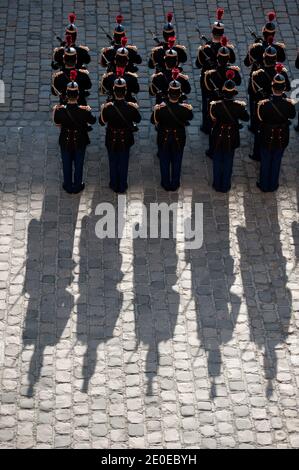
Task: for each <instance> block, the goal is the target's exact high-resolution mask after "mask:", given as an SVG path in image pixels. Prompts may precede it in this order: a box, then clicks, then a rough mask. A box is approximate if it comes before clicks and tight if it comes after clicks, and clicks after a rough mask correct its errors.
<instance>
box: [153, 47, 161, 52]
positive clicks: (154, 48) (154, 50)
mask: <svg viewBox="0 0 299 470" xmlns="http://www.w3.org/2000/svg"><path fill="white" fill-rule="evenodd" d="M162 48H163V46H155V47H153V48H152V52H156V51H158V50H159V49H162Z"/></svg>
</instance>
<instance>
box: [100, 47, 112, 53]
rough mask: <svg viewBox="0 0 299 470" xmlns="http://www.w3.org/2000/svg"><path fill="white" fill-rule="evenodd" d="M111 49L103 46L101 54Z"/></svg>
mask: <svg viewBox="0 0 299 470" xmlns="http://www.w3.org/2000/svg"><path fill="white" fill-rule="evenodd" d="M109 49H111V47H103V48H102V49H101V54H103V53H105V52H107V51H109Z"/></svg>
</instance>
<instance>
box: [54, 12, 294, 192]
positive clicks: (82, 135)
mask: <svg viewBox="0 0 299 470" xmlns="http://www.w3.org/2000/svg"><path fill="white" fill-rule="evenodd" d="M223 16H224V10H223V9H222V8H218V9H217V11H216V21H215V22H214V23H213V25H212V34H211V38H209V39H208V38H206V37H205V36H203V35H201V33H200V31H199V33H200V37H201V40H202V42H203V44H201V45H200V46H199V48H198V53H197V59H196V66H197V67H198V68H199V69H200V70H201V74H200V86H201V91H202V125H201V130H202V131H203V132H205V133H207V134H208V135H209V144H210V145H209V149H208V151H207V152H206V153H207V155H208V156H209V157H210V158H212V159H213V187H214V189H215V190H216V191H221V192H227V191H229V190H230V187H231V177H232V170H233V160H234V153H235V150H236V148H238V147H239V145H240V129H241V128H242V124H241V123H240V121H248V120H249V114H248V112H247V109H246V103H245V102H243V101H238V100H236V99H235V97H236V94H237V86H239V85H240V84H241V75H240V69H239V67H237V66H236V65H234V63H235V60H236V56H235V52H234V46H233V45H232V44H231V43H230V42H229V41H228V39H227V37H226V36H225V35H224V24H223ZM275 19H276V14H275V13H274V12H269V13H268V15H267V22H266V24H265V25H264V27H263V30H262V36H261V37H258V36H257V35H256V34H255V33H254V32H253V31H251V33H252V35H253V36H254V38H255V41H254V43H253V44H251V45H250V46H249V48H248V53H247V56H246V58H245V60H244V64H245V65H246V66H247V67H249V68H250V77H249V86H248V93H249V105H250V119H251V124H250V129H251V130H252V131H253V132H254V148H253V154H252V155H250V157H251V158H252V159H254V160H257V161H260V162H261V165H260V178H259V182H258V187H259V188H260V189H261V190H262V191H275V190H276V189H277V188H278V185H279V183H278V181H279V170H280V165H281V159H282V156H283V152H284V150H285V148H286V146H287V145H288V141H289V125H290V120H291V119H293V118H294V117H295V113H296V111H295V107H294V103H293V102H292V101H291V100H289V99H288V98H287V96H286V93H287V92H288V91H290V89H291V85H290V80H289V78H288V72H287V69H286V68H285V67H284V65H283V62H284V61H285V60H286V54H285V46H284V44H283V43H280V42H276V41H275V34H276V24H275ZM75 20H76V15H75V14H70V15H69V25H68V26H67V28H66V31H65V33H66V36H65V41H64V42H63V43H62V44H61V47H59V48H56V49H55V50H54V53H53V62H52V66H53V68H54V69H56V70H58V71H57V72H55V73H54V74H53V78H52V93H53V94H54V95H55V96H57V97H59V101H60V104H59V105H57V106H56V107H55V110H54V122H55V123H56V124H57V125H59V126H61V136H60V144H61V149H62V160H63V170H64V185H63V187H64V189H65V190H66V191H68V192H70V193H76V192H79V191H80V190H82V188H83V187H84V185H83V182H82V178H83V176H82V171H83V161H84V154H85V148H86V145H87V144H88V142H89V139H88V131H89V130H90V129H89V127H90V126H89V124H91V123H93V122H94V117H93V115H92V114H91V110H90V108H89V107H88V106H87V97H88V96H89V90H90V89H91V86H92V84H91V81H90V78H89V73H88V70H87V66H88V64H89V62H90V54H89V49H88V48H87V47H86V46H81V45H77V44H76V41H77V33H78V31H77V27H76V25H75ZM123 22H124V18H123V16H122V15H118V16H117V17H116V25H115V28H114V32H113V37H112V36H110V35H109V34H106V36H107V37H108V38H109V40H110V43H111V44H110V46H107V47H104V48H103V49H102V51H101V57H100V64H101V65H102V67H104V68H105V69H106V71H105V73H104V74H103V76H102V78H101V80H100V84H99V91H100V94H101V95H104V96H105V97H106V102H105V103H104V104H103V105H102V107H101V113H100V117H99V123H100V125H101V126H106V147H107V150H108V156H109V166H110V187H111V189H112V190H113V191H115V192H117V193H123V192H125V191H126V189H127V186H128V182H127V179H128V168H129V155H130V149H131V147H132V145H133V144H134V133H135V132H136V130H137V126H136V124H137V123H138V122H140V120H141V115H140V112H139V107H138V103H137V95H138V93H139V90H140V87H139V82H138V75H137V73H136V72H137V71H138V67H137V66H138V65H139V64H141V63H142V58H141V56H140V55H139V53H138V49H137V47H136V46H135V45H129V44H128V39H127V36H126V30H125V27H124V26H123ZM175 34H176V32H175V28H174V25H173V14H172V13H168V14H167V17H166V23H165V25H164V27H163V40H162V41H159V40H158V38H157V37H156V35H153V36H154V40H155V42H156V43H157V46H155V47H154V48H153V49H152V51H151V55H150V58H149V62H148V65H149V68H151V69H154V73H153V75H152V77H151V79H150V84H149V93H150V95H151V96H152V97H154V98H155V100H156V104H155V106H154V108H153V113H152V117H151V122H152V123H153V124H154V125H155V127H156V129H157V133H158V139H157V141H158V157H159V159H160V170H161V185H162V187H163V188H164V189H165V190H166V191H176V190H177V189H178V188H179V187H180V176H181V166H182V159H183V153H184V147H185V143H186V127H187V126H188V124H189V122H190V120H191V119H192V118H193V110H192V106H191V105H190V104H188V102H187V100H188V95H189V94H190V92H191V85H190V82H189V77H188V76H187V75H186V74H185V73H184V70H183V66H184V64H185V63H186V62H187V59H188V57H187V52H186V48H185V46H183V45H181V44H178V43H177V39H176V35H175ZM295 65H296V67H297V68H299V54H298V57H297V60H296V63H295ZM81 126H82V129H81ZM295 129H296V130H297V131H299V116H298V126H296V127H295ZM70 149H71V150H70ZM70 155H72V157H71V158H72V160H73V161H74V162H75V175H74V179H73V178H72V171H71V170H70V168H71V166H70V161H71V160H70ZM82 155H83V156H82Z"/></svg>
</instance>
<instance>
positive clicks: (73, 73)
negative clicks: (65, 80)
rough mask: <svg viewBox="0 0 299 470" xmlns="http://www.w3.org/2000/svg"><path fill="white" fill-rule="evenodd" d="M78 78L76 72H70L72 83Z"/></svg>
mask: <svg viewBox="0 0 299 470" xmlns="http://www.w3.org/2000/svg"><path fill="white" fill-rule="evenodd" d="M77 76H78V72H77V70H71V72H70V79H71V81H72V82H75V81H76V79H77Z"/></svg>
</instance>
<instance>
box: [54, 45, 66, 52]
mask: <svg viewBox="0 0 299 470" xmlns="http://www.w3.org/2000/svg"><path fill="white" fill-rule="evenodd" d="M61 49H64V47H62V46H61V47H55V49H54V54H56V52H58V51H61Z"/></svg>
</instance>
